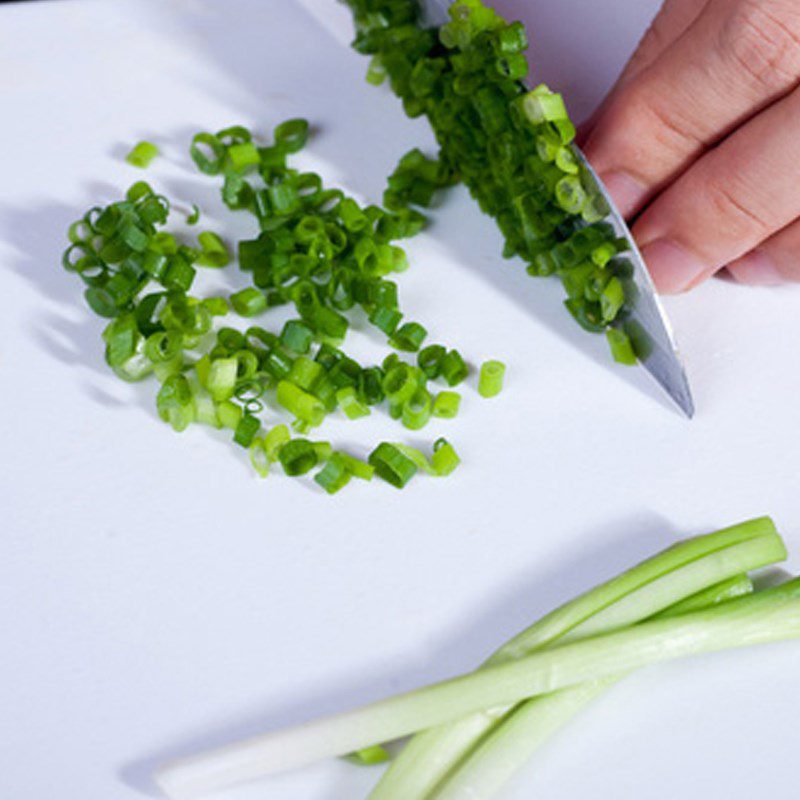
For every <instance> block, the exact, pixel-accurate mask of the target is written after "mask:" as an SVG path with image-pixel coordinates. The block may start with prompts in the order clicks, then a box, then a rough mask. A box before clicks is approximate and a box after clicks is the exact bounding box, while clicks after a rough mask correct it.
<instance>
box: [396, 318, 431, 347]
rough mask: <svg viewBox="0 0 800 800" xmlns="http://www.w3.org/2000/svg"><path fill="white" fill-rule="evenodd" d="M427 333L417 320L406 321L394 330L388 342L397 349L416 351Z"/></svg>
mask: <svg viewBox="0 0 800 800" xmlns="http://www.w3.org/2000/svg"><path fill="white" fill-rule="evenodd" d="M427 335H428V331H426V330H425V328H423V327H422V325H420V324H419V323H418V322H406V323H405V324H404V325H401V326H400V327H399V328H398V329H397V330H396V331H395V332H394V334H393V335H392V338H391V340H390V343H391V345H392V347H395V348H397V349H398V350H406V351H408V352H416V351H417V350H419V348H420V345H421V344H422V343H423V342H424V341H425V337H426V336H427Z"/></svg>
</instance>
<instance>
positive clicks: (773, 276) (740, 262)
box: [728, 250, 784, 286]
mask: <svg viewBox="0 0 800 800" xmlns="http://www.w3.org/2000/svg"><path fill="white" fill-rule="evenodd" d="M728 271H729V272H730V273H731V275H733V277H734V278H735V279H736V280H737V281H738V282H739V283H748V284H750V285H751V286H777V285H778V284H780V283H783V282H784V278H783V275H782V274H781V273H780V271H779V270H778V268H777V266H775V262H774V261H773V260H772V259H771V258H770V257H769V256H768V255H767V254H766V253H765V252H764V251H763V250H753V251H752V252H751V253H748V254H747V255H746V256H742V257H741V258H740V259H737V260H736V261H734V263H733V264H731V265H730V266H729V268H728Z"/></svg>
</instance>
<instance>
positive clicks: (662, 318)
mask: <svg viewBox="0 0 800 800" xmlns="http://www.w3.org/2000/svg"><path fill="white" fill-rule="evenodd" d="M420 2H421V6H422V10H423V21H424V22H425V23H427V24H429V25H443V24H444V23H445V22H447V21H448V20H449V19H450V16H449V14H448V11H447V9H448V7H449V5H450V3H451V0H420ZM572 147H573V151H574V153H575V155H576V157H577V158H578V160H579V161H580V162H581V164H582V165H583V166H584V167H585V169H586V172H587V174H588V175H589V176H590V177H591V179H592V180H593V181H594V183H595V185H596V187H597V190H598V191H599V192H600V193H601V194H602V196H603V197H604V199H605V201H606V203H607V204H608V208H609V213H608V216H607V218H606V220H605V221H606V222H608V223H609V224H610V225H611V226H612V227H613V228H614V231H615V233H616V234H617V236H619V237H622V238H625V239H626V240H627V242H628V245H629V248H630V249H629V251H628V252H627V253H625V257H626V258H627V259H628V260H629V261H630V264H631V266H632V268H633V275H632V277H631V279H630V280H629V281H628V282H627V285H626V287H625V288H626V296H627V300H628V302H627V309H626V316H625V320H624V327H625V330H626V332H627V333H628V334H629V335H630V336H631V339H632V340H633V344H634V348H635V350H636V354H637V356H638V357H639V361H640V362H641V364H642V366H643V367H644V368H645V369H646V370H647V371H648V372H649V373H650V375H652V376H653V378H654V379H655V380H656V382H657V383H658V384H659V386H661V388H662V389H663V390H664V391H665V392H666V393H667V394H668V395H669V396H670V397H671V398H672V400H673V401H674V402H675V403H676V404H677V406H678V408H680V409H681V411H683V413H684V414H686V416H687V417H689V418H690V419H691V418H692V417H693V416H694V410H695V409H694V400H693V399H692V391H691V387H690V386H689V379H688V377H687V375H686V370H685V368H684V366H683V362H682V360H681V357H680V353H679V351H678V346H677V344H676V342H675V336H674V334H673V331H672V325H671V324H670V321H669V318H668V317H667V314H666V312H665V311H664V308H663V306H662V305H661V301H660V300H659V298H658V296H657V294H656V290H655V286H654V285H653V280H652V278H651V277H650V272H649V271H648V269H647V265H646V264H645V262H644V259H643V258H642V254H641V253H640V252H639V248H638V247H637V246H636V242H635V241H634V238H633V235H632V234H631V231H630V229H629V228H628V225H627V223H626V222H625V220H624V218H623V217H622V215H621V214H620V213H619V210H618V209H617V207H616V205H615V203H614V201H613V199H612V198H611V195H610V194H609V192H608V190H607V189H606V187H605V186H604V185H603V183H602V182H601V181H600V179H599V178H598V176H597V174H596V173H595V171H594V170H593V169H592V166H591V164H589V162H588V161H587V160H586V157H585V156H584V154H583V153H582V152H581V150H580V148H579V147H578V146H577V145H574V144H573V146H572Z"/></svg>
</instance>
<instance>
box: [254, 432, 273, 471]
mask: <svg viewBox="0 0 800 800" xmlns="http://www.w3.org/2000/svg"><path fill="white" fill-rule="evenodd" d="M272 461H273V459H271V458H270V456H269V453H268V452H267V447H266V443H265V442H264V438H263V437H261V438H257V439H253V441H252V443H251V444H250V463H251V464H252V465H253V469H255V471H256V472H257V473H258V475H259V477H260V478H266V477H267V475H269V468H270V464H272Z"/></svg>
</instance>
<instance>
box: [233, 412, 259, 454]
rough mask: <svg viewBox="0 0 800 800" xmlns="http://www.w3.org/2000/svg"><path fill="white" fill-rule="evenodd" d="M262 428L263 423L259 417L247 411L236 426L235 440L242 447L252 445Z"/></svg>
mask: <svg viewBox="0 0 800 800" xmlns="http://www.w3.org/2000/svg"><path fill="white" fill-rule="evenodd" d="M260 430H261V423H260V422H259V420H258V417H255V416H253V415H252V414H248V413H245V414H243V415H242V418H241V419H240V420H239V424H238V425H237V426H236V430H235V432H234V434H233V441H234V442H236V444H238V445H241V446H242V447H250V445H251V444H252V443H253V440H254V439H255V438H256V436H258V432H259V431H260Z"/></svg>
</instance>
